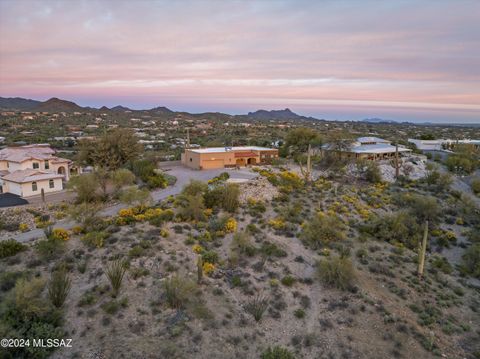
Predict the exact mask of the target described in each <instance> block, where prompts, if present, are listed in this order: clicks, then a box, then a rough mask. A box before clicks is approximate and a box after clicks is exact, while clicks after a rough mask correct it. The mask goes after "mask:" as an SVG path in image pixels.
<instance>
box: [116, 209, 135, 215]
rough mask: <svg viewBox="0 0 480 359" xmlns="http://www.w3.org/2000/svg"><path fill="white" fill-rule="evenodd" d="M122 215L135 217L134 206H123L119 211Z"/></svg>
mask: <svg viewBox="0 0 480 359" xmlns="http://www.w3.org/2000/svg"><path fill="white" fill-rule="evenodd" d="M118 215H119V216H120V217H133V216H134V215H135V213H134V211H133V208H122V209H121V210H120V211H118Z"/></svg>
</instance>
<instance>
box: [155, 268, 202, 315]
mask: <svg viewBox="0 0 480 359" xmlns="http://www.w3.org/2000/svg"><path fill="white" fill-rule="evenodd" d="M163 289H164V295H165V300H166V302H167V303H168V305H169V306H170V307H172V308H174V309H180V308H184V307H185V305H186V304H187V302H188V301H189V300H190V299H191V297H192V295H193V292H194V291H195V289H196V285H195V282H193V281H192V280H190V279H188V278H185V277H181V276H179V275H173V276H171V277H170V278H167V279H165V281H164V283H163Z"/></svg>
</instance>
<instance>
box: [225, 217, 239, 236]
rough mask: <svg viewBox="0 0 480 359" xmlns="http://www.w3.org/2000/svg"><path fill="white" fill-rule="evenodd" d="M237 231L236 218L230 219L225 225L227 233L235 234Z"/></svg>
mask: <svg viewBox="0 0 480 359" xmlns="http://www.w3.org/2000/svg"><path fill="white" fill-rule="evenodd" d="M236 230H237V221H236V220H235V218H233V217H230V218H229V219H228V220H227V222H226V223H225V231H226V232H227V233H233V232H235V231H236Z"/></svg>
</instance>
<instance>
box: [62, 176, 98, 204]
mask: <svg viewBox="0 0 480 359" xmlns="http://www.w3.org/2000/svg"><path fill="white" fill-rule="evenodd" d="M98 187H99V183H98V180H97V177H96V176H95V174H94V173H86V174H82V175H81V176H74V177H72V178H71V179H70V181H69V182H68V188H70V189H72V190H74V191H75V193H76V194H77V202H78V203H91V202H94V201H96V200H97V199H98V198H99V196H98V194H97V189H98Z"/></svg>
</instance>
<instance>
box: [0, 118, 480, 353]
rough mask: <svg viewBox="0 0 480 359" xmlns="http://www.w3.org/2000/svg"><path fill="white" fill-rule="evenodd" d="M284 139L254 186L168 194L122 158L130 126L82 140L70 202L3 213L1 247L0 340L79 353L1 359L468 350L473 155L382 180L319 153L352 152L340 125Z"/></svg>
mask: <svg viewBox="0 0 480 359" xmlns="http://www.w3.org/2000/svg"><path fill="white" fill-rule="evenodd" d="M319 123H320V124H319V125H318V126H319V127H321V126H322V122H319ZM159 125H160V124H159ZM268 126H270V125H268ZM399 126H400V125H399ZM233 127H235V131H240V130H241V131H249V130H248V129H245V130H243V129H239V128H237V127H236V126H232V128H233ZM272 128H273V127H272ZM212 131H215V127H213V128H212ZM228 131H230V129H228ZM232 131H233V130H232ZM273 131H277V129H276V127H275V130H273V129H272V132H273ZM278 131H283V132H275V133H277V134H279V135H278V136H280V135H281V136H282V137H281V138H283V142H282V144H281V151H280V153H281V155H282V156H283V157H282V158H281V159H279V160H278V161H275V162H274V163H273V165H271V166H258V167H255V166H254V167H253V168H251V169H242V171H251V172H252V173H255V174H256V175H257V176H258V177H257V178H255V179H253V180H251V181H249V182H247V183H231V181H229V179H230V176H233V175H232V173H235V172H233V171H235V170H232V171H230V170H228V171H227V170H226V172H225V173H221V174H219V175H218V176H217V177H214V178H212V179H210V180H209V181H206V182H202V181H198V180H192V181H190V182H188V183H187V184H186V185H185V186H184V188H183V189H182V190H181V193H179V194H178V195H176V196H170V197H167V198H165V199H163V200H161V201H154V200H153V198H158V197H156V196H152V190H158V189H161V188H163V187H165V186H167V185H169V184H171V183H173V181H174V179H173V178H171V177H169V176H168V175H167V173H168V172H162V171H159V170H158V169H157V168H156V165H155V161H156V160H157V157H156V156H154V154H153V153H142V151H141V150H140V151H139V152H137V148H136V147H133V151H134V152H137V153H136V154H135V155H134V156H130V154H129V153H127V151H126V148H127V147H128V146H130V145H132V142H131V137H132V136H131V135H132V134H131V133H128V131H126V132H124V131H120V132H115V133H116V136H118V137H119V142H116V141H115V138H113V137H112V136H111V135H106V136H104V135H103V134H101V135H100V136H99V137H98V139H97V140H96V141H95V142H94V143H85V144H81V147H82V149H81V153H79V155H80V154H81V156H82V157H81V159H82V161H85V162H84V163H85V164H90V165H91V166H92V170H93V173H92V174H87V175H85V176H79V177H76V178H74V179H72V181H71V186H72V188H74V189H75V190H76V191H77V195H78V196H77V198H76V201H77V202H78V203H75V204H74V205H70V206H68V205H67V206H65V207H56V208H55V209H54V210H51V211H48V210H47V209H42V208H40V209H35V210H33V209H31V210H30V212H28V214H29V216H30V217H28V218H27V219H28V220H22V219H20V220H18V219H15V221H12V222H9V221H7V220H5V219H4V218H2V222H1V223H2V226H4V227H5V226H6V227H8V228H10V229H12V231H10V230H9V231H6V230H5V231H4V230H2V231H3V232H2V233H6V237H5V240H1V241H0V334H1V335H0V336H1V337H32V338H33V337H72V338H73V342H74V346H75V347H74V348H73V349H68V348H58V349H55V348H42V349H40V350H36V351H34V350H33V348H26V347H25V348H16V349H15V350H8V351H5V350H4V351H2V352H0V356H2V357H4V356H5V357H6V358H17V357H18V358H30V357H32V358H48V357H51V358H54V359H56V358H63V357H66V358H70V357H71V358H75V357H82V356H83V355H86V353H87V354H88V355H90V354H89V353H92V355H96V356H98V357H118V358H133V357H162V358H189V357H192V358H223V357H239V358H262V359H291V358H322V357H325V358H357V357H358V358H363V357H382V358H435V357H442V356H443V357H447V358H469V359H470V358H475V357H476V355H477V353H478V352H480V346H479V342H478V340H477V337H478V335H477V334H478V332H479V330H480V326H479V323H480V318H479V310H478V307H479V305H480V301H479V299H478V298H479V289H478V280H479V279H480V268H479V263H480V247H479V243H480V237H479V235H478V233H480V231H479V228H480V227H479V226H480V215H479V214H480V212H479V209H478V201H477V198H476V197H474V196H473V195H472V193H471V191H470V188H468V186H466V187H465V186H462V187H459V186H455V185H454V184H455V183H456V182H455V181H459V180H461V179H462V180H463V179H464V180H465V183H467V182H468V183H469V184H471V189H472V191H473V192H475V191H476V190H475V188H476V187H475V180H474V179H473V180H472V181H470V180H471V178H470V177H460V176H458V174H461V175H462V176H466V175H467V174H468V173H469V172H468V171H467V170H469V167H468V166H467V161H470V162H472V163H473V168H475V163H476V162H475V159H474V158H473V157H472V156H471V153H470V152H468V151H467V152H465V153H464V152H460V153H458V154H457V156H456V157H454V158H453V159H450V160H448V159H444V158H436V157H435V156H432V159H431V161H429V163H433V162H434V163H435V164H434V165H432V166H430V165H429V166H428V168H427V167H426V168H425V171H426V177H424V178H419V179H412V178H410V177H409V176H408V170H406V171H404V170H403V167H402V173H403V175H402V176H401V177H399V178H398V179H397V180H394V181H393V182H392V181H388V180H387V179H388V178H383V177H384V176H382V173H384V172H382V164H381V163H372V162H365V161H359V162H358V163H357V162H352V161H349V160H346V159H344V158H341V157H339V156H338V153H328V154H327V153H324V151H323V147H321V145H322V144H324V143H333V145H334V146H335V148H337V149H341V148H346V146H348V145H349V144H350V143H351V140H352V138H350V137H351V136H350V137H349V136H348V134H346V133H345V132H344V129H342V128H337V127H332V128H331V129H328V132H325V131H323V132H320V130H319V129H317V127H315V128H309V127H308V126H307V127H301V128H296V129H295V130H293V131H290V130H289V131H288V132H285V131H284V130H278ZM367 132H368V131H367ZM178 136H180V135H179V134H178ZM215 140H216V139H215V138H211V139H209V142H208V143H214V141H215ZM250 140H251V141H255V143H257V144H258V145H265V144H264V142H266V144H267V145H268V143H270V142H271V141H273V140H275V139H273V138H272V139H268V141H270V142H268V141H267V139H266V138H263V137H261V138H255V139H250ZM250 140H249V141H250ZM202 141H203V140H202ZM205 141H206V140H205ZM115 143H116V144H115ZM206 143H207V142H202V143H201V144H202V145H203V144H206ZM114 144H115V145H114ZM117 145H120V148H118V149H116V146H117ZM220 145H222V144H220ZM169 148H170V147H169V146H165V151H170V149H169ZM309 148H310V150H311V153H308V151H309ZM108 151H115V154H114V155H113V156H111V158H110V157H109V158H106V156H107V154H108V153H109V152H108ZM437 157H438V156H437ZM470 162H468V164H469V165H470ZM307 163H310V168H309V167H308V166H309V165H307ZM459 163H461V164H462V166H463V165H464V164H465V167H464V168H462V169H461V170H460V169H459V168H458V166H459ZM383 165H384V164H383ZM404 165H405V163H403V164H402V166H404ZM467 172H468V173H467ZM458 188H460V189H462V190H459V189H458ZM465 188H466V189H465ZM477 192H478V191H477ZM112 203H113V204H115V205H118V207H119V208H121V209H119V210H117V209H115V212H112V211H106V210H105V207H106V206H107V207H108V208H107V209H109V208H111V207H110V206H109V205H110V204H112ZM113 208H116V207H113ZM107 213H108V214H107ZM60 219H65V221H62V222H60V223H58V221H59V220H60ZM69 221H71V222H74V224H73V226H70V225H67V224H68V223H69ZM7 222H8V223H7ZM56 222H57V223H56ZM66 223H67V224H66ZM20 224H25V225H22V226H21V225H20ZM62 226H63V227H62ZM34 228H41V230H40V231H42V230H43V235H41V236H39V238H37V239H35V240H33V241H31V242H25V243H20V242H18V241H16V240H15V234H19V233H21V234H22V235H23V233H25V232H28V231H29V230H31V229H34ZM40 233H41V232H40ZM406 343H408V345H407V344H406ZM372 348H373V349H372Z"/></svg>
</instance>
